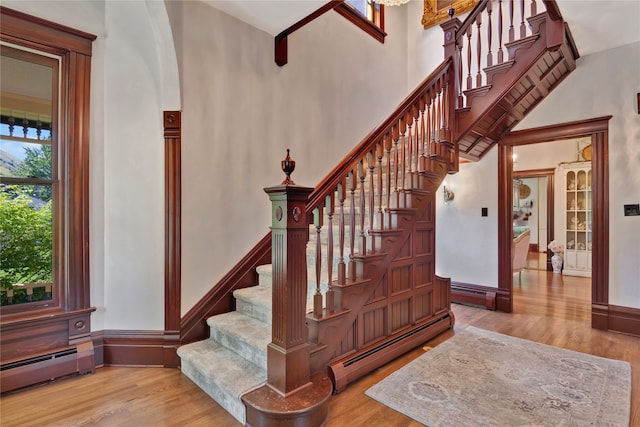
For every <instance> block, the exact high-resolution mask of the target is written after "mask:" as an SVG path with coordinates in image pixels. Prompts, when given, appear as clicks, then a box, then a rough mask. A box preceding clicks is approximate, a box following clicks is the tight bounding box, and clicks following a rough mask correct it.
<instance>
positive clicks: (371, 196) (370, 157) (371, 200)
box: [367, 151, 376, 253]
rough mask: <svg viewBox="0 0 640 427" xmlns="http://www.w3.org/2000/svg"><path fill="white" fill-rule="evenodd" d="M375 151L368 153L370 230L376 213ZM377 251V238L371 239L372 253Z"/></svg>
mask: <svg viewBox="0 0 640 427" xmlns="http://www.w3.org/2000/svg"><path fill="white" fill-rule="evenodd" d="M373 159H374V155H373V152H371V151H369V152H368V153H367V167H368V168H369V230H373V217H374V215H375V199H376V192H375V186H374V184H373V182H374V180H373V170H374V169H375V161H374V160H373ZM375 252H376V246H375V239H371V253H375Z"/></svg>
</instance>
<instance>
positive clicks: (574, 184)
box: [560, 162, 592, 277]
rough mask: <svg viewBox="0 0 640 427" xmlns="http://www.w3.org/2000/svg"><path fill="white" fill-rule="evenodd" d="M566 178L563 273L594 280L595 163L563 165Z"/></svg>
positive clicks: (562, 169) (564, 192)
mask: <svg viewBox="0 0 640 427" xmlns="http://www.w3.org/2000/svg"><path fill="white" fill-rule="evenodd" d="M560 170H561V171H562V175H563V178H564V183H563V184H564V186H563V188H564V190H563V192H562V194H563V197H564V209H565V210H564V220H563V224H562V225H563V228H564V235H563V237H564V247H565V251H564V268H563V271H562V273H563V274H566V275H574V276H588V277H590V276H591V264H592V230H591V225H592V211H591V202H592V195H591V162H576V163H564V164H561V165H560Z"/></svg>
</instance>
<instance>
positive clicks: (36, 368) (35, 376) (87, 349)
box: [0, 340, 95, 393]
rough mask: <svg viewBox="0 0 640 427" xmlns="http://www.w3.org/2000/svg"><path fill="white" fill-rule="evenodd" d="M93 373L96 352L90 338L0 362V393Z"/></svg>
mask: <svg viewBox="0 0 640 427" xmlns="http://www.w3.org/2000/svg"><path fill="white" fill-rule="evenodd" d="M93 372H95V354H94V350H93V343H92V342H91V341H90V340H89V341H86V342H83V343H79V344H77V345H75V346H70V347H67V348H63V349H60V350H57V351H54V352H50V353H46V354H39V355H35V356H31V357H27V358H21V359H17V360H12V361H6V362H4V363H3V364H2V365H0V392H1V393H4V392H7V391H11V390H17V389H19V388H23V387H26V386H29V385H33V384H38V383H42V382H46V381H51V380H55V379H56V378H60V377H64V376H69V375H74V374H88V373H93Z"/></svg>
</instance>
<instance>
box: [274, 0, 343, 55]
mask: <svg viewBox="0 0 640 427" xmlns="http://www.w3.org/2000/svg"><path fill="white" fill-rule="evenodd" d="M342 1H343V0H332V1H330V2H329V3H327V4H325V5H324V6H322V7H320V8H319V9H317V10H316V11H315V12H312V13H311V14H309V15H307V16H306V17H304V18H302V19H301V20H300V21H298V22H296V23H295V24H293V25H292V26H290V27H289V28H287V29H286V30H284V31H282V32H281V33H280V34H278V35H277V36H276V37H275V49H274V51H275V61H276V64H278V66H280V67H282V66H283V65H286V64H287V62H288V49H287V37H289V34H291V33H293V32H294V31H296V30H299V29H300V28H302V27H304V26H305V25H307V24H308V23H309V22H311V21H313V20H314V19H316V18H317V17H319V16H321V15H324V14H325V13H326V12H328V11H330V10H331V9H334V8H335V7H337V6H338V5H340V4H341V3H342Z"/></svg>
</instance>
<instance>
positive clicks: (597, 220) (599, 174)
mask: <svg viewBox="0 0 640 427" xmlns="http://www.w3.org/2000/svg"><path fill="white" fill-rule="evenodd" d="M610 119H611V116H607V117H601V118H595V119H590V120H585V121H579V122H571V123H565V124H559V125H553V126H545V127H540V128H533V129H527V130H523V131H516V132H512V133H510V134H509V135H507V136H506V137H505V138H503V140H502V141H500V144H499V147H498V148H499V149H498V211H499V212H498V242H499V244H498V293H497V300H496V306H497V308H498V309H499V310H501V311H506V312H512V311H513V281H512V279H513V277H512V269H511V241H512V239H513V225H512V215H513V211H512V209H513V193H512V190H513V185H512V182H513V177H514V171H513V149H514V147H516V146H518V147H519V146H527V145H531V144H539V143H543V142H556V141H562V140H567V139H572V138H573V139H576V138H582V137H588V138H589V139H590V142H591V147H592V160H591V169H592V191H591V194H592V206H593V213H592V215H593V217H592V218H593V224H592V227H593V230H594V231H593V241H592V243H593V250H592V252H591V254H592V255H591V261H592V280H591V283H592V285H591V288H592V292H591V326H592V327H593V328H596V329H603V330H606V329H607V316H608V313H607V305H608V301H609V221H608V212H609V198H608V193H607V189H608V188H609V164H608V133H609V131H608V129H609V125H608V124H609V120H610Z"/></svg>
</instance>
